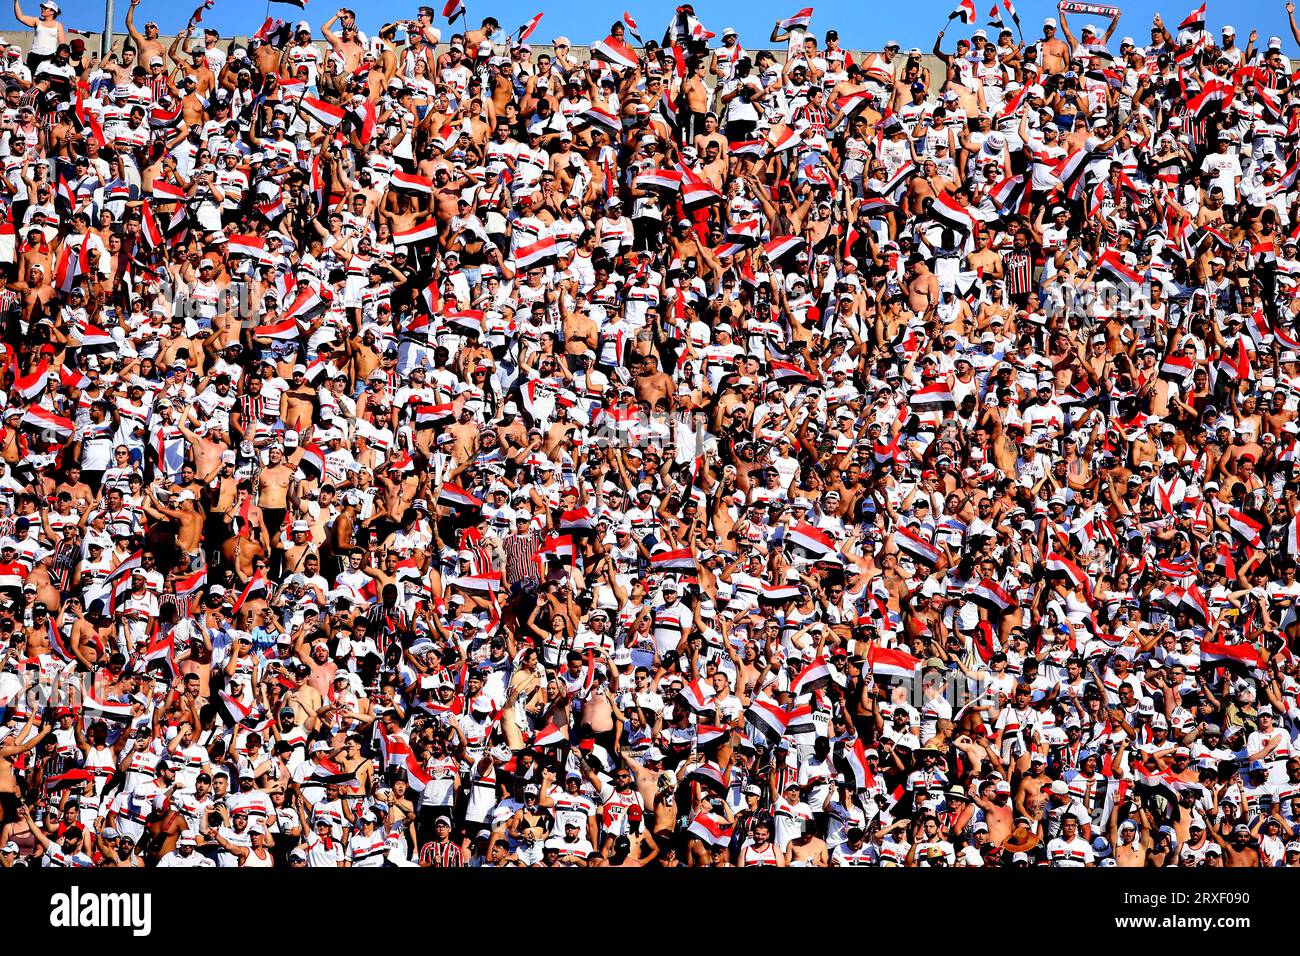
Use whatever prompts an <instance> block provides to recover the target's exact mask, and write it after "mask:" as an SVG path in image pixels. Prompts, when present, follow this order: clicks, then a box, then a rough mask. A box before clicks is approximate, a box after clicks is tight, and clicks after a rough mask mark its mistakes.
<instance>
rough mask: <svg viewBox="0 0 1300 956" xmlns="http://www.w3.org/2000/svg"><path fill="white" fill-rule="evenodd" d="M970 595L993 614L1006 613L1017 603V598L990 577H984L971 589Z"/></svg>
mask: <svg viewBox="0 0 1300 956" xmlns="http://www.w3.org/2000/svg"><path fill="white" fill-rule="evenodd" d="M968 596H969V597H970V599H971V600H972V601H974V602H975V603H976V604H978V605H979V606H980V607H982V608H984V610H986V611H988V612H989V613H991V614H1004V613H1006V611H1007V609H1008V608H1010V607H1012V606H1013V605H1015V603H1016V601H1015V598H1013V597H1012V596H1011V595H1010V594H1008V593H1007V592H1006V590H1005V589H1003V588H1002V587H1001V586H999V585H998V583H997V582H996V581H993V580H991V579H989V578H982V579H981V580H980V582H979V583H978V584H977V585H975V587H974V588H972V589H971V590H970V593H969V595H968Z"/></svg>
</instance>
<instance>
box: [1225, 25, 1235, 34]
mask: <svg viewBox="0 0 1300 956" xmlns="http://www.w3.org/2000/svg"><path fill="white" fill-rule="evenodd" d="M1223 35H1224V36H1225V37H1235V36H1236V35H1237V30H1236V28H1235V27H1233V26H1231V25H1228V26H1225V27H1224V28H1223Z"/></svg>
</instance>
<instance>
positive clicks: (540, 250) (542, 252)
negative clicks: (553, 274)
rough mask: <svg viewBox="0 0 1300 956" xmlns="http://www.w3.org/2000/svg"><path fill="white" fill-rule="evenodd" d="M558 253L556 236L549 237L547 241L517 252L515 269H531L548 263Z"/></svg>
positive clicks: (532, 244) (525, 247) (530, 244)
mask: <svg viewBox="0 0 1300 956" xmlns="http://www.w3.org/2000/svg"><path fill="white" fill-rule="evenodd" d="M558 251H559V250H558V245H557V243H556V241H555V237H554V236H547V237H546V238H545V239H539V240H537V242H532V243H529V244H528V245H526V246H520V247H519V248H518V249H516V250H515V255H514V261H515V268H516V269H529V268H531V267H533V266H537V265H542V264H543V263H548V262H550V261H551V260H553V259H554V258H555V257H556V255H557V253H558Z"/></svg>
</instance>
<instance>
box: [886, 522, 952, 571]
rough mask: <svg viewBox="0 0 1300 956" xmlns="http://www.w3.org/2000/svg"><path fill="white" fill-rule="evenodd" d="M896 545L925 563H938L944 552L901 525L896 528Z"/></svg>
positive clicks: (900, 549)
mask: <svg viewBox="0 0 1300 956" xmlns="http://www.w3.org/2000/svg"><path fill="white" fill-rule="evenodd" d="M894 545H895V546H896V547H897V548H898V550H899V551H902V552H904V553H906V554H908V555H911V556H912V557H913V558H916V559H917V560H918V561H920V562H922V563H923V564H928V565H931V566H933V565H936V564H938V563H939V558H940V556H941V555H942V553H943V552H941V551H940V550H939V549H938V548H936V547H935V546H934V545H932V544H931V543H930V542H928V541H926V540H925V539H924V538H922V537H921V536H920V535H918V534H916V533H915V532H913V531H911V530H909V529H907V528H903V527H899V528H895V529H894Z"/></svg>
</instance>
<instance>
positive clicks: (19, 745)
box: [0, 707, 54, 825]
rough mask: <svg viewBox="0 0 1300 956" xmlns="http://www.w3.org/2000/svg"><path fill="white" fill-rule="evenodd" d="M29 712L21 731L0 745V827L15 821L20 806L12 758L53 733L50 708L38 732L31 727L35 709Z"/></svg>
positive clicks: (34, 720) (34, 719)
mask: <svg viewBox="0 0 1300 956" xmlns="http://www.w3.org/2000/svg"><path fill="white" fill-rule="evenodd" d="M31 711H32V712H31V713H30V714H29V715H28V716H27V723H25V724H24V725H23V728H22V730H20V731H19V732H18V733H16V734H14V735H13V736H12V737H9V738H8V739H7V740H6V741H5V742H4V743H3V744H0V825H3V824H6V823H11V822H13V821H14V820H17V819H18V810H19V807H20V806H21V804H22V798H21V796H20V793H19V790H18V779H17V777H16V776H15V775H14V758H15V757H17V756H18V755H19V754H23V753H26V752H27V751H29V750H31V749H32V748H33V747H35V746H36V745H37V744H39V743H40V742H41V741H42V740H44V739H45V738H46V737H48V736H49V735H50V734H51V733H53V732H54V725H53V724H52V723H50V720H49V716H50V715H51V714H53V711H52V710H51V709H50V708H48V707H47V708H45V716H43V717H42V718H41V728H40V730H35V729H34V727H33V725H34V724H35V722H36V708H35V707H33V708H32V709H31Z"/></svg>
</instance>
